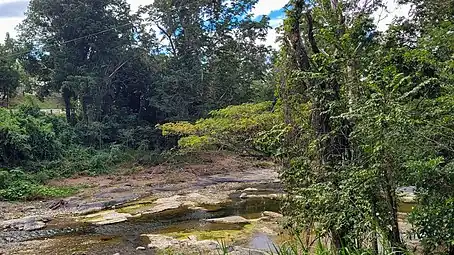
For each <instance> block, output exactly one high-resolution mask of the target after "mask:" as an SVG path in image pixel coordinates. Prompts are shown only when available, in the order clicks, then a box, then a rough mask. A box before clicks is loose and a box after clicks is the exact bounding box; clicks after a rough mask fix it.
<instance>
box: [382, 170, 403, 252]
mask: <svg viewBox="0 0 454 255" xmlns="http://www.w3.org/2000/svg"><path fill="white" fill-rule="evenodd" d="M383 174H384V176H385V193H386V200H387V203H388V206H389V208H390V210H391V233H390V235H391V236H390V240H389V241H390V242H391V245H392V247H393V248H402V240H401V238H400V231H399V219H398V217H397V195H396V190H395V187H394V185H393V184H392V178H393V177H392V176H391V172H390V171H389V170H388V169H387V170H385V171H384V173H383Z"/></svg>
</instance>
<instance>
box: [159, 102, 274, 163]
mask: <svg viewBox="0 0 454 255" xmlns="http://www.w3.org/2000/svg"><path fill="white" fill-rule="evenodd" d="M282 123H283V121H282V118H281V117H280V114H279V113H278V112H274V111H272V103H271V102H263V103H257V104H242V105H236V106H229V107H227V108H224V109H220V110H216V111H212V112H211V113H210V118H206V119H201V120H198V121H197V122H195V123H194V124H192V123H189V122H186V121H183V122H176V123H166V124H164V125H159V126H158V128H159V129H161V130H162V134H163V135H164V136H179V137H180V139H179V141H178V145H179V147H180V148H182V149H186V150H204V149H214V148H220V149H228V150H232V151H238V152H241V153H244V152H246V153H249V154H257V153H260V154H267V155H269V154H270V153H271V151H269V150H263V147H262V146H261V145H260V140H262V139H261V137H262V136H263V135H265V134H266V132H267V131H270V130H272V129H273V128H276V127H277V126H281V125H282Z"/></svg>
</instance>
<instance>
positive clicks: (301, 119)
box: [0, 0, 454, 254]
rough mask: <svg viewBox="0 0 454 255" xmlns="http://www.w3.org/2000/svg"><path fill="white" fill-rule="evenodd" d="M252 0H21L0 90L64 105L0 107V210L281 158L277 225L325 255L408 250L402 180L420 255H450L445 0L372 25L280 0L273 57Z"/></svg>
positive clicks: (452, 131)
mask: <svg viewBox="0 0 454 255" xmlns="http://www.w3.org/2000/svg"><path fill="white" fill-rule="evenodd" d="M256 2H257V1H255V0H240V1H223V0H219V1H211V0H209V1H208V0H190V1H169V0H155V1H154V3H153V4H152V5H149V6H145V7H142V8H140V9H139V11H138V12H137V13H131V11H130V9H129V6H128V4H127V3H126V1H124V0H99V1H84V0H72V1H63V0H59V1H55V0H41V1H38V0H32V1H31V3H30V6H29V9H28V11H27V14H26V15H27V17H26V19H25V21H24V22H23V23H22V24H21V25H20V27H19V30H20V32H21V35H20V37H19V39H17V40H15V39H12V38H9V36H7V38H6V40H5V42H4V43H3V44H2V45H1V46H0V53H1V56H0V75H1V76H0V88H1V93H2V94H1V95H2V96H3V98H4V99H6V98H11V97H14V95H15V94H16V93H18V88H19V87H21V88H22V90H24V91H27V92H33V93H34V94H36V95H37V96H38V97H41V98H45V97H46V96H48V95H51V94H53V93H61V96H62V98H63V101H64V106H65V116H62V117H59V116H54V115H48V114H45V113H43V112H41V111H40V110H39V108H38V107H37V106H36V105H35V104H33V103H32V102H30V103H26V104H23V105H21V106H19V107H18V108H17V109H16V110H14V111H12V110H8V109H0V118H1V122H0V164H1V167H2V168H3V169H4V170H2V171H1V172H0V198H2V199H6V200H18V199H33V198H40V197H49V196H65V195H68V194H70V193H71V192H74V190H71V189H64V190H62V189H56V188H52V187H48V186H46V185H45V183H46V180H48V179H50V178H57V177H66V176H72V175H74V174H102V173H106V172H109V171H111V170H112V169H113V168H115V166H117V165H118V164H121V163H124V162H137V163H139V164H153V163H159V162H160V160H163V157H166V156H168V155H169V154H168V152H167V151H168V150H169V149H171V148H175V147H177V148H178V149H179V153H190V152H194V151H200V150H213V149H216V150H217V149H224V150H231V151H235V152H237V153H240V154H248V155H254V156H257V157H268V158H273V159H274V160H276V161H277V162H279V163H280V164H281V165H282V171H281V176H280V177H281V180H282V182H283V184H284V186H285V189H286V192H287V193H288V196H287V201H286V203H285V205H284V207H283V212H284V215H285V216H286V219H287V221H286V226H287V227H288V228H291V229H294V230H295V231H296V233H304V232H306V233H315V234H316V237H317V238H318V239H322V238H328V239H329V240H331V243H332V245H331V248H332V249H333V250H334V251H336V252H338V253H335V254H351V253H348V252H347V251H352V250H354V251H356V250H358V253H353V254H381V253H384V252H383V251H384V250H390V252H392V253H398V254H399V253H400V254H402V253H404V252H406V251H407V249H408V248H409V247H408V245H407V244H406V243H405V240H404V239H403V235H404V233H402V231H401V229H399V214H398V205H399V202H400V198H399V195H398V193H397V190H398V188H400V187H404V186H412V187H415V189H416V196H417V199H416V204H415V208H414V209H413V211H412V213H411V214H410V216H409V221H410V223H411V224H412V225H413V229H412V233H411V234H412V235H414V236H417V237H418V238H419V240H420V242H421V244H422V245H423V247H424V251H422V252H424V253H425V254H437V253H438V254H454V163H453V158H454V153H453V141H454V139H453V137H454V122H453V120H454V114H453V113H454V86H453V84H454V22H453V21H454V1H452V0H449V1H438V0H400V1H399V2H400V3H402V4H409V5H411V7H412V8H411V15H410V16H408V17H400V18H396V19H395V20H394V21H393V23H392V24H391V25H390V26H389V27H387V29H386V30H385V31H379V30H378V29H377V26H376V23H375V21H374V15H375V14H374V13H376V12H377V11H378V10H380V9H381V8H383V7H385V6H383V2H381V1H368V0H344V1H340V0H339V1H338V0H314V1H304V0H290V1H289V2H288V4H287V5H286V7H285V12H286V18H285V20H284V24H283V25H282V26H281V27H279V29H278V30H279V32H280V36H281V38H280V40H279V43H280V50H279V51H278V52H273V51H272V50H271V49H270V48H267V47H265V46H263V45H262V44H261V43H258V42H260V41H263V40H265V37H266V35H267V31H268V30H269V29H270V28H269V24H268V22H269V20H268V18H267V17H266V16H264V17H261V18H260V19H257V18H254V17H253V16H252V15H251V14H250V11H251V9H252V8H253V6H254V4H255V3H256ZM342 252H344V253H342ZM296 254H297V253H296Z"/></svg>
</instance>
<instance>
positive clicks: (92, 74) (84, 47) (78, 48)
mask: <svg viewBox="0 0 454 255" xmlns="http://www.w3.org/2000/svg"><path fill="white" fill-rule="evenodd" d="M132 27H133V24H132V18H131V16H130V14H129V5H128V4H127V3H126V1H124V0H103V1H85V0H74V1H69V2H68V1H47V0H46V1H31V2H30V5H29V8H28V11H27V17H26V19H25V21H24V22H23V24H22V25H21V31H22V40H23V41H25V42H27V43H28V45H31V46H32V47H33V48H32V51H31V52H30V53H29V54H28V56H27V59H28V60H29V62H32V64H33V62H39V64H40V65H44V67H43V66H41V67H39V68H38V69H37V70H36V68H35V71H37V72H35V73H37V74H38V75H39V76H40V78H41V79H40V80H41V82H42V83H43V86H42V91H43V92H44V94H46V93H49V92H50V91H60V92H61V93H62V97H63V99H64V101H65V108H66V109H65V110H66V117H67V119H68V121H72V120H73V119H74V116H72V114H73V111H74V109H73V105H72V100H78V101H79V102H80V103H81V105H82V111H83V115H84V119H88V118H90V119H92V120H99V119H100V118H101V116H102V115H103V114H105V113H106V112H107V111H108V109H109V107H110V105H111V102H112V93H113V92H112V88H111V78H112V76H113V75H114V74H115V72H116V71H118V69H119V68H120V67H121V66H122V65H124V63H125V62H126V61H127V59H126V58H125V54H123V53H124V52H125V51H127V50H128V48H130V47H131V42H132ZM26 66H27V67H29V68H30V67H36V65H26Z"/></svg>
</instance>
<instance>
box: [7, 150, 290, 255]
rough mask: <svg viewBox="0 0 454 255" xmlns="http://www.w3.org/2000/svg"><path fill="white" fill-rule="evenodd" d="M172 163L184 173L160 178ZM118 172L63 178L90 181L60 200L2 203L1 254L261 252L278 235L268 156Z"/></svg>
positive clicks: (277, 192) (276, 193) (277, 194)
mask: <svg viewBox="0 0 454 255" xmlns="http://www.w3.org/2000/svg"><path fill="white" fill-rule="evenodd" d="M160 167H162V166H160ZM185 167H186V168H185ZM220 167H221V168H222V170H220V169H219V168H220ZM210 168H211V169H210ZM229 168H230V171H223V170H228V169H229ZM175 171H180V174H181V175H182V176H186V177H188V178H187V179H183V180H180V181H175V180H170V181H166V180H164V179H165V178H168V176H169V175H173V174H175ZM194 172H196V174H193V173H194ZM200 172H202V173H203V174H200ZM188 173H192V174H188ZM123 177H124V176H111V177H104V179H103V178H101V177H96V178H92V179H90V178H81V179H80V180H78V179H73V180H62V182H63V183H65V182H66V183H68V182H72V183H77V182H83V181H85V183H84V184H88V185H90V186H89V187H87V188H86V189H85V190H84V191H83V192H82V193H81V194H79V195H77V196H75V197H70V198H67V199H63V200H54V201H39V202H30V203H1V204H0V211H2V212H4V213H3V214H2V217H3V220H1V221H0V229H1V230H0V231H1V232H0V254H41V253H46V254H62V255H66V254H68V255H82V254H106V255H113V254H161V253H162V254H173V253H175V254H218V251H219V250H220V249H222V248H226V249H229V251H230V254H265V252H266V251H269V249H270V247H272V243H275V242H279V238H280V237H279V233H280V232H281V229H280V227H279V224H278V222H279V220H280V218H281V215H280V214H279V207H280V200H281V198H282V196H283V192H282V189H281V185H280V184H279V181H278V179H277V177H278V175H277V172H276V168H275V167H273V166H272V164H267V165H265V166H264V165H263V163H260V164H258V162H254V161H249V160H244V159H243V158H236V157H233V158H232V157H230V156H229V157H221V158H216V159H215V160H212V159H211V160H209V161H208V163H204V164H201V165H200V166H194V165H191V166H183V167H182V168H180V169H179V170H178V169H172V168H169V169H164V170H163V169H161V168H155V169H151V170H148V171H146V172H144V171H142V172H139V173H136V174H134V175H133V176H129V177H128V178H123ZM180 177H181V176H180ZM189 177H190V178H189ZM169 252H170V253H169Z"/></svg>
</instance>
